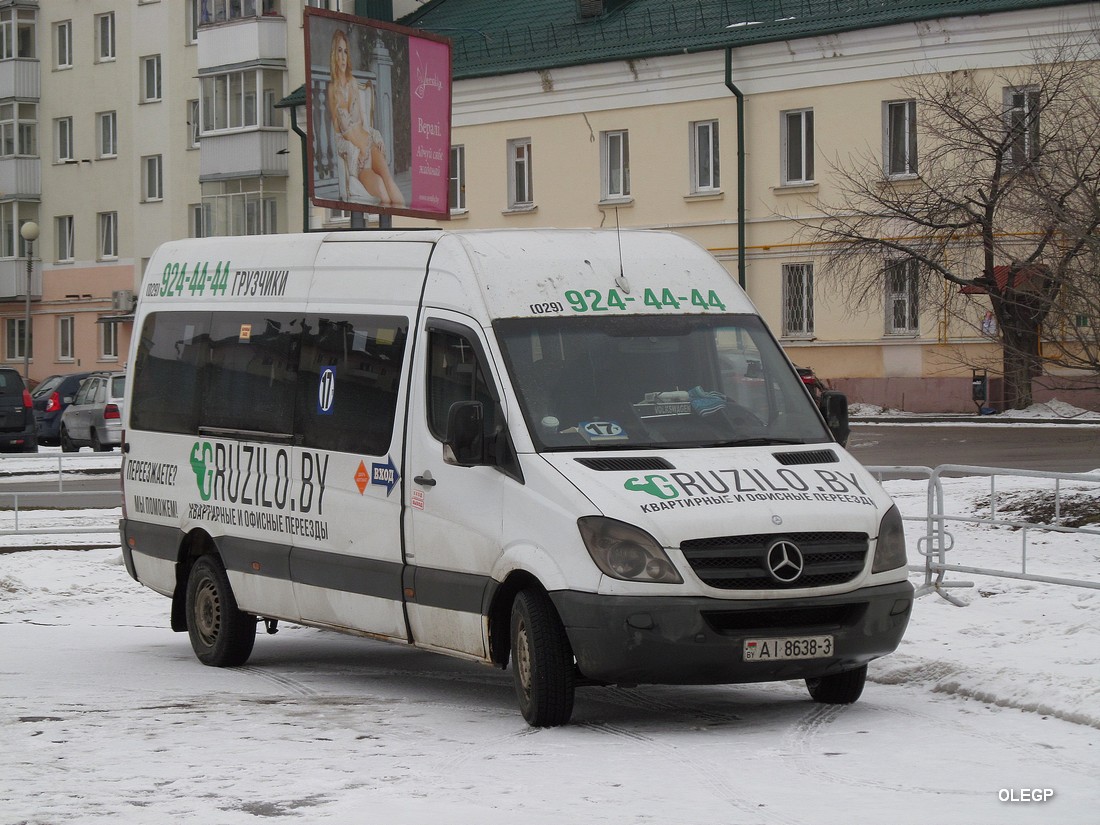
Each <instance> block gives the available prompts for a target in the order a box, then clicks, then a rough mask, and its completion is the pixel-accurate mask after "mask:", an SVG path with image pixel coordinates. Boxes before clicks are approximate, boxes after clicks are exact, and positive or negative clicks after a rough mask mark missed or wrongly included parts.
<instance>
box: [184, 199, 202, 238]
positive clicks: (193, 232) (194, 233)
mask: <svg viewBox="0 0 1100 825" xmlns="http://www.w3.org/2000/svg"><path fill="white" fill-rule="evenodd" d="M187 214H188V215H189V216H190V220H189V222H188V223H189V226H188V237H189V238H201V237H203V231H202V204H201V203H192V204H188V206H187Z"/></svg>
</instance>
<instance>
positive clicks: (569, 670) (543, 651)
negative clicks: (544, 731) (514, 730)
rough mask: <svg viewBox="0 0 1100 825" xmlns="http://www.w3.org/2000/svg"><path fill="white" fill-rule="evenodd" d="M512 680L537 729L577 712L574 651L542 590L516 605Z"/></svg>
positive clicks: (526, 592) (521, 706) (526, 716)
mask: <svg viewBox="0 0 1100 825" xmlns="http://www.w3.org/2000/svg"><path fill="white" fill-rule="evenodd" d="M511 629H512V634H511V635H512V680H513V682H514V683H515V686H516V698H517V699H518V700H519V709H520V711H521V712H522V713H523V718H524V719H526V720H527V723H528V724H529V725H531V726H532V727H535V728H552V727H557V726H558V725H564V724H566V723H567V722H568V721H569V717H570V716H572V714H573V692H574V688H575V687H576V683H575V679H574V670H573V650H572V648H570V646H569V639H568V637H567V636H566V635H565V628H564V627H562V623H561V619H560V618H558V612H557V611H556V610H555V609H554V605H553V604H552V603H551V602H550V599H549V598H548V597H547V596H546V594H545V593H543V592H542V591H540V590H535V589H527V590H523V591H521V592H520V593H519V594H518V595H517V596H516V600H515V601H514V602H513V603H512V623H511Z"/></svg>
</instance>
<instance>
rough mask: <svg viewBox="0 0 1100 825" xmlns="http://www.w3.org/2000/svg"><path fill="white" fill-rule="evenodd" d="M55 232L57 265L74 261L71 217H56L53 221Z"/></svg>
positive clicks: (74, 247) (73, 237) (73, 233)
mask: <svg viewBox="0 0 1100 825" xmlns="http://www.w3.org/2000/svg"><path fill="white" fill-rule="evenodd" d="M54 227H55V228H56V230H57V260H58V262H59V263H62V262H71V261H75V260H76V238H75V228H74V222H73V216H72V215H58V216H57V218H56V219H55V220H54Z"/></svg>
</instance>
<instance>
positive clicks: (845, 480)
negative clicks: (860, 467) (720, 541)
mask: <svg viewBox="0 0 1100 825" xmlns="http://www.w3.org/2000/svg"><path fill="white" fill-rule="evenodd" d="M807 476H808V477H806V478H804V477H803V476H802V475H799V473H797V472H795V471H794V470H792V469H790V468H789V467H783V468H780V469H778V470H763V469H738V470H732V469H731V470H709V471H706V472H694V473H669V474H668V475H661V474H650V475H645V476H632V477H630V478H628V479H627V480H626V481H625V482H624V483H623V489H624V490H627V491H629V492H631V493H645V494H646V495H649V496H652V497H653V498H657V499H660V501H651V502H646V503H644V504H641V505H640V509H641V511H642V512H643V513H654V512H658V511H660V510H673V509H680V508H684V507H700V506H708V505H715V504H739V503H744V502H752V501H823V502H835V503H843V504H863V505H866V506H869V507H874V506H875V501H874V499H873V498H871V497H870V496H869V495H867V492H866V490H864V489H863V487H862V486H861V485H860V483H859V479H858V478H857V477H856V474H855V473H844V472H840V471H839V470H824V469H816V470H814V471H813V473H810V474H807Z"/></svg>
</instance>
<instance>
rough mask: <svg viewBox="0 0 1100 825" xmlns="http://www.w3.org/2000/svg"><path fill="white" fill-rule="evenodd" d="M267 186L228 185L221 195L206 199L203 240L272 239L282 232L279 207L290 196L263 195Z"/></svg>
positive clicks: (256, 183)
mask: <svg viewBox="0 0 1100 825" xmlns="http://www.w3.org/2000/svg"><path fill="white" fill-rule="evenodd" d="M263 185H264V181H261V180H257V179H254V178H252V179H240V180H232V181H225V182H224V183H223V184H222V185H221V186H222V189H223V191H222V192H221V193H220V194H217V195H206V196H204V197H203V199H202V232H203V237H207V238H210V237H222V236H224V235H271V234H274V233H276V232H278V231H279V225H278V214H279V209H278V203H279V199H280V198H285V197H286V195H285V194H283V193H278V192H264V191H260V188H262V187H263ZM251 187H258V188H255V189H253V188H251Z"/></svg>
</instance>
